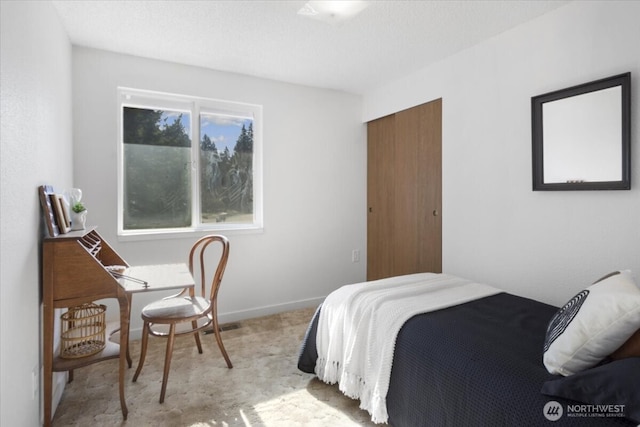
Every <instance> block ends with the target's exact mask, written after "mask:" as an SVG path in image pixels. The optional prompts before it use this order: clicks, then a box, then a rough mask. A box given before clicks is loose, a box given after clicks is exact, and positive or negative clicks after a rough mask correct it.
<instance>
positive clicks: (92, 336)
mask: <svg viewBox="0 0 640 427" xmlns="http://www.w3.org/2000/svg"><path fill="white" fill-rule="evenodd" d="M106 311H107V307H106V306H105V305H97V304H94V303H87V304H83V305H79V306H77V307H71V308H69V310H68V311H67V312H66V313H64V314H63V315H62V316H60V319H61V320H62V333H61V339H62V343H61V345H60V357H62V358H64V359H77V358H79V357H86V356H91V355H93V354H96V353H99V352H100V351H102V349H103V348H104V346H105V330H106V323H105V312H106Z"/></svg>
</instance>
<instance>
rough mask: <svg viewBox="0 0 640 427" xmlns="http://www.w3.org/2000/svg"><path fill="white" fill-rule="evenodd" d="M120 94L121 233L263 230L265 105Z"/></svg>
mask: <svg viewBox="0 0 640 427" xmlns="http://www.w3.org/2000/svg"><path fill="white" fill-rule="evenodd" d="M119 96H120V107H119V108H120V120H121V126H120V129H121V134H120V144H119V158H120V161H119V173H118V178H119V195H118V196H119V197H118V199H119V200H118V203H119V207H120V209H119V212H120V213H121V214H120V215H119V219H118V232H119V234H120V235H122V236H128V235H129V236H140V235H151V234H166V233H180V232H193V231H199V230H224V231H229V230H249V231H250V230H260V229H261V228H262V197H261V196H262V194H261V187H262V186H261V182H262V175H261V163H262V162H261V152H262V150H261V148H262V147H261V138H260V129H261V118H262V107H261V106H258V105H250V104H240V103H235V102H229V101H220V100H212V99H204V98H194V97H186V96H178V95H170V94H160V93H155V92H147V91H140V90H134V89H126V88H120V89H119Z"/></svg>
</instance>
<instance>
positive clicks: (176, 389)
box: [53, 308, 375, 427]
mask: <svg viewBox="0 0 640 427" xmlns="http://www.w3.org/2000/svg"><path fill="white" fill-rule="evenodd" d="M314 311H315V310H314V309H313V308H310V309H303V310H295V311H290V312H286V313H280V314H275V315H272V316H266V317H261V318H256V319H249V320H245V321H241V322H238V326H239V327H238V328H237V329H231V330H225V331H224V332H222V340H223V342H224V344H225V347H226V349H227V352H228V353H229V357H230V358H231V361H232V363H233V368H232V369H228V368H227V366H226V364H225V361H224V359H223V357H222V354H221V353H220V350H219V349H218V346H217V344H216V342H215V336H214V335H213V334H208V335H204V336H203V339H202V341H203V347H204V348H203V354H199V353H198V350H197V348H196V346H195V342H194V340H193V338H192V337H189V336H184V337H179V338H178V339H177V340H176V344H175V347H174V353H173V359H172V363H171V371H170V373H169V380H168V385H167V394H166V397H165V401H164V403H162V404H160V403H158V399H159V397H160V386H161V382H162V369H163V363H164V351H165V344H166V340H164V339H161V338H154V337H150V339H149V348H148V350H147V358H146V361H145V364H144V367H143V369H142V372H141V374H140V376H139V377H138V381H137V382H135V383H134V382H132V381H131V379H132V377H133V373H134V372H135V368H136V367H137V364H138V357H139V355H140V341H139V340H136V341H132V342H131V355H132V357H133V367H132V368H131V369H129V370H127V372H126V374H125V381H126V385H125V396H126V401H127V406H128V408H129V415H128V418H127V420H123V419H122V412H121V411H120V399H119V395H118V361H117V360H109V361H104V362H101V363H96V364H94V365H91V366H88V367H85V368H81V369H77V370H76V371H75V372H74V380H73V381H72V382H71V383H70V384H67V386H66V388H65V391H64V393H63V396H62V399H61V401H60V404H59V406H58V408H57V410H56V413H55V417H54V421H53V425H54V427H62V426H82V427H85V426H93V427H97V426H117V425H121V426H135V427H137V426H153V427H156V426H171V427H173V426H193V427H200V426H202V427H205V426H206V427H209V426H246V427H249V426H254V427H257V426H318V427H325V426H340V427H342V426H345V427H347V426H374V425H375V424H373V423H372V422H371V420H370V417H369V414H368V413H367V412H366V411H363V410H361V409H359V408H358V405H359V401H357V400H352V399H350V398H348V397H346V396H345V395H343V394H342V393H341V392H340V391H339V390H338V387H337V385H327V384H325V383H323V382H321V381H319V380H318V379H316V378H315V376H313V375H310V374H305V373H303V372H301V371H299V370H298V368H297V357H298V351H299V348H300V343H301V342H302V338H303V337H304V333H305V331H306V327H307V324H308V322H309V321H310V319H311V317H312V316H313V313H314Z"/></svg>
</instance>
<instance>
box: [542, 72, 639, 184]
mask: <svg viewBox="0 0 640 427" xmlns="http://www.w3.org/2000/svg"><path fill="white" fill-rule="evenodd" d="M615 86H620V87H621V88H622V100H621V101H622V117H621V126H622V141H621V144H622V159H621V161H622V179H621V180H620V181H601V182H571V183H545V182H544V164H543V151H544V141H543V117H542V106H543V104H544V103H545V102H550V101H557V100H559V99H564V98H569V97H572V96H577V95H583V94H585V93H590V92H595V91H598V90H602V89H608V88H611V87H615ZM531 125H532V149H533V191H563V190H567V191H568V190H630V189H631V73H630V72H628V73H624V74H619V75H616V76H612V77H607V78H604V79H600V80H595V81H592V82H589V83H584V84H581V85H577V86H572V87H569V88H566V89H561V90H557V91H554V92H549V93H546V94H543V95H538V96H534V97H532V98H531Z"/></svg>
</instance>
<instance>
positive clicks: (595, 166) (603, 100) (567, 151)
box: [531, 73, 631, 191]
mask: <svg viewBox="0 0 640 427" xmlns="http://www.w3.org/2000/svg"><path fill="white" fill-rule="evenodd" d="M630 107H631V73H625V74H620V75H617V76H613V77H608V78H605V79H601V80H596V81H593V82H590V83H585V84H581V85H578V86H573V87H570V88H567V89H562V90H558V91H555V92H550V93H546V94H544V95H538V96H535V97H533V98H531V115H532V133H533V134H532V136H533V190H534V191H539V190H629V189H630V188H631V179H630V171H631V164H630V162H631V157H630V135H631V112H630V111H631V109H630Z"/></svg>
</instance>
